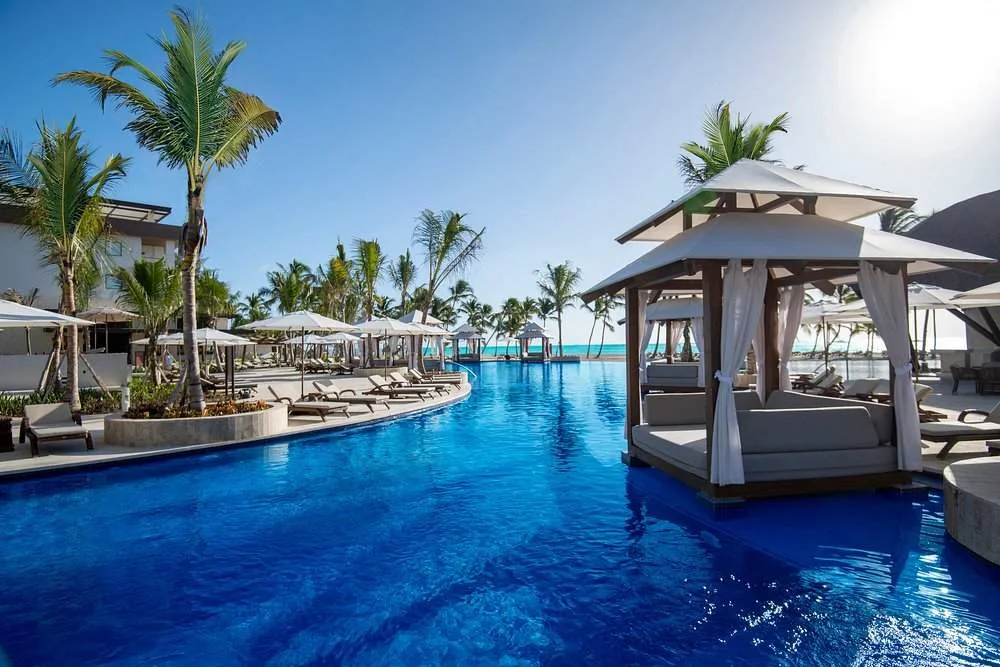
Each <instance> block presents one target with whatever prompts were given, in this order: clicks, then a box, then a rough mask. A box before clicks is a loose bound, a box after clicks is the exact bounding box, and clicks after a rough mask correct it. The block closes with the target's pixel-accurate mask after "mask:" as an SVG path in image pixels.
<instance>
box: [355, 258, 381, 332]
mask: <svg viewBox="0 0 1000 667" xmlns="http://www.w3.org/2000/svg"><path fill="white" fill-rule="evenodd" d="M354 266H355V267H356V269H357V272H358V278H359V279H358V283H359V285H360V287H361V308H362V310H363V312H364V314H365V317H366V318H367V319H369V320H370V319H372V316H373V315H374V314H375V299H376V297H377V295H376V294H375V287H376V285H377V284H378V281H379V280H380V279H381V278H382V272H383V271H384V270H385V255H383V254H382V247H381V246H380V245H379V243H378V241H377V240H376V239H371V240H365V239H356V240H355V241H354Z"/></svg>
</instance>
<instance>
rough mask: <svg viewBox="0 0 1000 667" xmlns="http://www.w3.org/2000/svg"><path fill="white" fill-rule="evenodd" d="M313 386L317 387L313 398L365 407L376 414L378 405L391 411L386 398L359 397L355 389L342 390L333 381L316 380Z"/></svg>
mask: <svg viewBox="0 0 1000 667" xmlns="http://www.w3.org/2000/svg"><path fill="white" fill-rule="evenodd" d="M313 386H314V387H316V393H315V394H312V396H314V397H316V398H317V399H318V400H321V401H322V400H328V399H330V398H332V399H334V400H336V401H340V402H343V403H350V404H353V405H364V406H365V407H367V408H368V410H369V411H370V412H375V406H376V405H384V406H385V409H386V410H391V408H390V407H389V403H388V401H386V399H385V397H383V396H358V393H357V392H356V391H354V390H353V389H340V388H339V387H337V385H335V384H334V383H333V381H332V380H315V381H314V382H313Z"/></svg>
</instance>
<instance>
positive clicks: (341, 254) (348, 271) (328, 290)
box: [316, 241, 357, 322]
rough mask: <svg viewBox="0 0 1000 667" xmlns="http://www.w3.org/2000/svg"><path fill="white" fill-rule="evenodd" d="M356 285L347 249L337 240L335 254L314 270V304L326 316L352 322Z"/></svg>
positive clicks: (355, 311)
mask: <svg viewBox="0 0 1000 667" xmlns="http://www.w3.org/2000/svg"><path fill="white" fill-rule="evenodd" d="M356 287H357V281H356V280H355V279H354V267H353V265H352V263H351V260H350V259H348V257H347V249H346V248H345V247H344V244H343V243H341V242H340V241H337V254H335V255H334V256H333V257H331V258H330V259H329V260H327V262H326V264H324V265H323V266H320V267H319V268H318V269H317V270H316V305H317V307H319V308H320V310H322V311H323V314H325V315H327V316H328V317H332V318H334V319H339V320H343V321H345V322H353V321H354V320H355V319H357V317H356V315H357V294H356V289H355V288H356Z"/></svg>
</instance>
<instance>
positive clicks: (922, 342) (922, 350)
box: [920, 308, 931, 359]
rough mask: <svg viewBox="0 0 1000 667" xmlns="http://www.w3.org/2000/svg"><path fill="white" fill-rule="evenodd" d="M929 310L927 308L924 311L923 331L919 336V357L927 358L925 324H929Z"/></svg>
mask: <svg viewBox="0 0 1000 667" xmlns="http://www.w3.org/2000/svg"><path fill="white" fill-rule="evenodd" d="M930 319H931V311H930V309H929V308H928V309H927V310H925V311H924V333H923V335H922V336H921V337H920V358H921V359H925V358H927V325H928V324H930Z"/></svg>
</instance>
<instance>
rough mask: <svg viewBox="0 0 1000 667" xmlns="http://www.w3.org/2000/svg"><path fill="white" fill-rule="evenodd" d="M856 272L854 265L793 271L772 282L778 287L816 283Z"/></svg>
mask: <svg viewBox="0 0 1000 667" xmlns="http://www.w3.org/2000/svg"><path fill="white" fill-rule="evenodd" d="M857 272H858V269H857V268H856V267H850V268H831V269H816V270H813V271H804V272H802V273H793V274H792V275H790V276H784V277H782V278H775V279H774V284H775V285H777V286H778V287H790V286H792V285H808V284H810V283H812V284H816V283H817V282H827V281H830V280H836V279H837V278H844V277H845V276H850V275H853V274H855V273H857ZM817 287H818V285H817Z"/></svg>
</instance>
